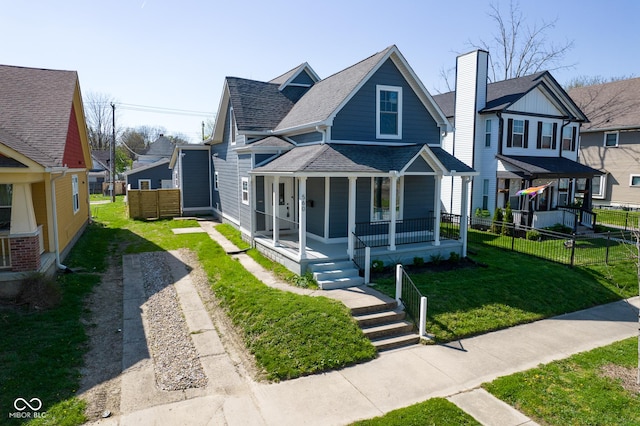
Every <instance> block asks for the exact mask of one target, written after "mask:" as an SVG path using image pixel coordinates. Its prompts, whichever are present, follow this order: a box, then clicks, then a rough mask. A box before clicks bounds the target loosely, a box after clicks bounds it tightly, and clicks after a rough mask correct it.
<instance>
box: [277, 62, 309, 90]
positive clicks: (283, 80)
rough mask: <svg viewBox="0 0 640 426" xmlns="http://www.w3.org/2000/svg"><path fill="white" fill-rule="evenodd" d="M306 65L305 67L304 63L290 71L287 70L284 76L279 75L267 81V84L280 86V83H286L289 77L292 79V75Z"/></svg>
mask: <svg viewBox="0 0 640 426" xmlns="http://www.w3.org/2000/svg"><path fill="white" fill-rule="evenodd" d="M306 65H307V64H306V63H302V64H300V65H298V66H297V67H295V68H293V69H292V70H289V71H287V72H285V73H284V74H282V75H279V76H278V77H276V78H274V79H273V80H269V83H272V84H277V85H278V86H280V85H281V84H282V83H286V82H287V81H288V80H289V79H290V78H291V77H293V75H295V74H296V73H297V72H298V71H300V68H304V67H305V66H306Z"/></svg>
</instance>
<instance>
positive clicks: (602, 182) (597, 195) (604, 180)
mask: <svg viewBox="0 0 640 426" xmlns="http://www.w3.org/2000/svg"><path fill="white" fill-rule="evenodd" d="M594 179H595V177H594ZM591 188H593V179H591ZM606 195H607V175H601V176H600V191H599V192H598V193H596V192H593V194H591V197H592V198H597V199H599V200H601V199H603V198H605V197H606Z"/></svg>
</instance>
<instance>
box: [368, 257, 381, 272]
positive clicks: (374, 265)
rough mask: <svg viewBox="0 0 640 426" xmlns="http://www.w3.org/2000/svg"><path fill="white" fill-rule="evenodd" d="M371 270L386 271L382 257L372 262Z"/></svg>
mask: <svg viewBox="0 0 640 426" xmlns="http://www.w3.org/2000/svg"><path fill="white" fill-rule="evenodd" d="M371 270H372V271H373V272H378V273H380V272H383V271H384V262H383V261H382V260H380V259H376V260H374V261H373V262H371Z"/></svg>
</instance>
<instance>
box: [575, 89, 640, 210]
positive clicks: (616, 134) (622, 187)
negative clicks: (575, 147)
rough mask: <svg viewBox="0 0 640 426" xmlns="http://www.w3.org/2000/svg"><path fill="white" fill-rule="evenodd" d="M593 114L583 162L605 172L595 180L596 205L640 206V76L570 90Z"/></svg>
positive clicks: (583, 133) (585, 128)
mask: <svg viewBox="0 0 640 426" xmlns="http://www.w3.org/2000/svg"><path fill="white" fill-rule="evenodd" d="M569 95H570V96H571V97H572V98H573V100H574V101H575V102H576V103H577V104H578V105H580V107H581V108H582V109H583V110H584V111H585V112H586V113H587V115H588V116H589V121H590V122H589V123H586V124H585V125H583V127H582V130H581V132H580V134H581V140H580V162H581V163H583V164H586V165H588V166H590V167H593V168H595V169H598V170H600V171H601V172H602V175H601V176H594V177H593V180H592V188H593V189H592V193H593V204H594V205H596V206H611V207H631V208H640V78H632V79H627V80H620V81H614V82H611V83H605V84H597V85H593V86H586V87H579V88H575V89H572V90H570V91H569Z"/></svg>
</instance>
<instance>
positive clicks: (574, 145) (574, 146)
mask: <svg viewBox="0 0 640 426" xmlns="http://www.w3.org/2000/svg"><path fill="white" fill-rule="evenodd" d="M577 130H578V129H577V128H576V127H574V128H573V134H572V135H571V151H575V150H576V133H577Z"/></svg>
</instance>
